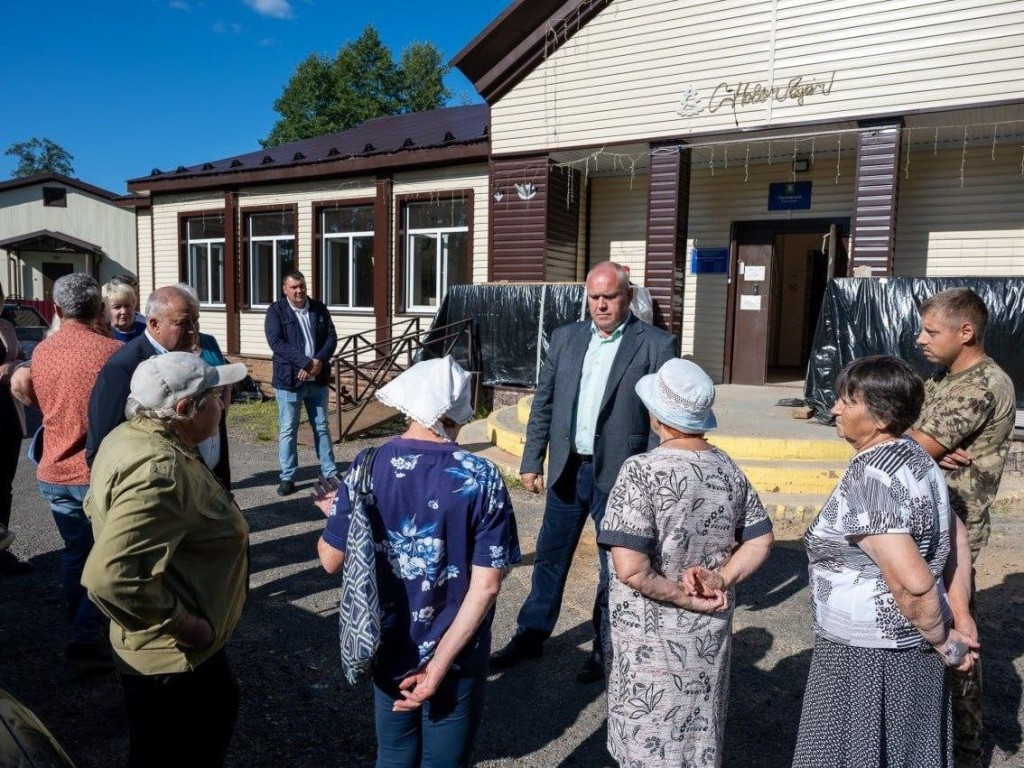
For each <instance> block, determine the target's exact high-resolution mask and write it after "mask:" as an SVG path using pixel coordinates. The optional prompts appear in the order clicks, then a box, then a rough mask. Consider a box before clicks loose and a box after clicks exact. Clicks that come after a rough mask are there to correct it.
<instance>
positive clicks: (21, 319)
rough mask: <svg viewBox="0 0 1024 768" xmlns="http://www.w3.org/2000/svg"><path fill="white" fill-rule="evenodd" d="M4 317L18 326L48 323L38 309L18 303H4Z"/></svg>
mask: <svg viewBox="0 0 1024 768" xmlns="http://www.w3.org/2000/svg"><path fill="white" fill-rule="evenodd" d="M3 318H4V320H6V321H7V322H9V323H10V324H11V325H13V326H15V327H16V328H18V327H23V326H37V325H42V326H46V325H47V322H46V320H44V319H43V316H42V315H41V314H39V312H38V311H37V310H36V309H34V308H32V307H25V306H21V305H18V304H4V311H3Z"/></svg>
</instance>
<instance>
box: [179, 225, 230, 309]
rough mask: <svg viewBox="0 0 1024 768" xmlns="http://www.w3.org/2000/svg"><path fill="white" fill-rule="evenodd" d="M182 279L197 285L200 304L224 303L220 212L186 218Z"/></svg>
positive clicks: (207, 305)
mask: <svg viewBox="0 0 1024 768" xmlns="http://www.w3.org/2000/svg"><path fill="white" fill-rule="evenodd" d="M185 281H186V282H187V283H188V284H189V285H191V286H192V287H193V288H195V289H196V293H197V294H198V295H199V304H200V306H204V307H223V306H224V215H223V214H219V215H211V216H202V217H197V218H194V219H186V221H185Z"/></svg>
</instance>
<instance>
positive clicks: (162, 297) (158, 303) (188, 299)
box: [146, 285, 199, 318]
mask: <svg viewBox="0 0 1024 768" xmlns="http://www.w3.org/2000/svg"><path fill="white" fill-rule="evenodd" d="M172 294H177V295H178V297H180V298H182V299H184V300H185V303H186V304H188V307H189V309H191V310H192V312H193V313H195V314H197V315H198V314H199V300H198V299H197V298H196V297H195V295H194V294H193V293H189V291H187V290H185V289H184V288H182V287H181V285H168V286H165V287H163V288H157V289H156V290H155V291H153V292H152V293H151V294H149V300H148V301H147V302H146V317H147V318H149V317H155V316H157V315H162V314H163V313H164V312H166V311H167V308H168V307H169V306H170V304H171V295H172Z"/></svg>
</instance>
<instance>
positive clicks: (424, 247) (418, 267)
mask: <svg viewBox="0 0 1024 768" xmlns="http://www.w3.org/2000/svg"><path fill="white" fill-rule="evenodd" d="M437 243H438V238H437V235H410V236H409V255H410V259H409V261H410V264H409V284H410V287H411V289H412V291H411V292H412V295H411V296H410V297H409V304H410V305H414V306H418V307H433V306H436V305H437V282H438V274H437Z"/></svg>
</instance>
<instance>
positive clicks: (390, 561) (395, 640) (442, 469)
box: [323, 438, 522, 681]
mask: <svg viewBox="0 0 1024 768" xmlns="http://www.w3.org/2000/svg"><path fill="white" fill-rule="evenodd" d="M365 455H366V454H365V452H363V453H360V454H359V455H358V456H357V457H356V459H355V461H353V462H352V467H351V468H350V470H349V472H348V474H347V475H346V478H345V487H346V488H348V491H349V492H348V493H345V492H344V489H343V490H342V492H339V493H338V496H337V498H336V499H335V502H334V508H333V509H332V511H331V514H330V516H329V517H328V520H327V528H326V530H325V531H324V534H323V539H324V541H326V542H327V543H328V544H330V545H331V546H332V547H334V548H335V549H338V550H341V551H344V550H345V546H346V540H347V538H348V527H349V522H350V520H351V513H352V503H351V493H352V487H351V486H352V483H353V482H354V479H355V476H356V472H357V470H358V467H359V466H360V465H361V463H362V461H363V459H364V458H365ZM371 474H372V478H373V494H374V497H375V499H376V505H375V508H374V509H371V511H370V525H371V527H372V529H373V539H374V543H375V546H376V550H377V583H378V588H379V589H380V601H381V614H382V627H381V646H380V650H379V651H378V654H377V659H376V666H375V678H376V679H378V680H382V681H393V680H400V679H401V678H403V677H405V676H406V675H407V674H408V673H410V672H412V671H414V670H416V669H418V668H419V667H421V666H423V664H425V663H426V662H427V661H428V660H429V659H430V658H431V656H432V655H433V653H434V649H435V648H436V646H437V643H438V641H439V640H440V638H441V636H442V635H444V633H445V632H446V631H447V630H448V628H449V627H450V626H451V624H452V621H453V620H454V619H455V615H456V614H457V613H458V611H459V607H460V606H461V605H462V601H463V600H464V599H465V597H466V593H467V592H468V590H469V576H470V570H471V568H472V566H474V565H476V566H482V567H485V568H506V567H508V566H511V565H514V564H516V563H518V562H519V561H520V560H521V559H522V558H521V555H520V552H519V538H518V533H517V530H516V521H515V516H514V514H513V511H512V503H511V501H510V500H509V496H508V490H507V489H506V487H505V483H504V481H503V480H502V478H501V474H500V473H499V472H498V469H497V467H495V465H494V464H493V463H491V462H490V461H488V460H487V459H484V458H481V457H479V456H476V455H475V454H472V453H469V452H468V451H464V450H462V449H461V448H460V447H459V446H458V445H455V444H453V443H433V442H428V441H422V440H408V439H403V438H395V439H393V440H391V441H390V442H388V443H386V444H384V445H382V446H381V447H380V448H379V449H378V450H377V453H376V455H375V456H374V459H373V467H372V470H371ZM492 620H493V611H492V612H491V615H490V616H488V617H487V619H485V620H484V622H483V624H481V626H480V629H479V630H477V633H476V635H475V636H474V637H473V639H471V640H470V641H469V643H467V644H466V647H465V648H464V649H463V650H462V653H461V654H460V655H459V656H458V658H457V659H456V660H455V665H454V666H455V667H456V668H459V669H462V670H464V671H470V670H476V669H479V668H481V667H482V666H483V665H484V664H486V662H487V656H488V654H489V652H490V645H491V622H492Z"/></svg>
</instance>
